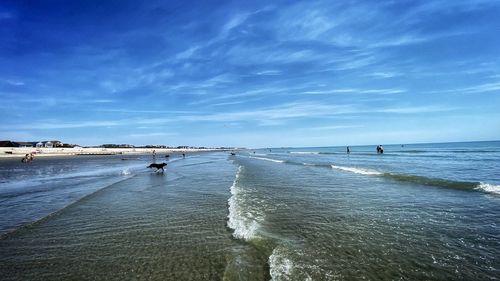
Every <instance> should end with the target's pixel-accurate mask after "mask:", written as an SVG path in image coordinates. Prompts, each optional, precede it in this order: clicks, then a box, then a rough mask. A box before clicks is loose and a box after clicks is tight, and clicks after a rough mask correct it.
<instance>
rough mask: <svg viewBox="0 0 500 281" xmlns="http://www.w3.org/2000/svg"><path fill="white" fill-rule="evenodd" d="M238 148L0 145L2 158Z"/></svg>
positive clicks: (215, 150) (192, 151) (182, 151)
mask: <svg viewBox="0 0 500 281" xmlns="http://www.w3.org/2000/svg"><path fill="white" fill-rule="evenodd" d="M234 150H236V149H226V148H224V149H221V148H182V149H181V148H82V147H79V148H62V147H57V148H35V147H0V158H22V157H24V156H25V155H26V154H30V153H33V154H34V156H35V158H36V157H55V156H83V155H135V154H152V153H153V151H154V152H155V153H156V154H168V153H197V152H218V151H219V152H223V151H234Z"/></svg>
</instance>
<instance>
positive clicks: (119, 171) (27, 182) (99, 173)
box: [0, 164, 146, 196]
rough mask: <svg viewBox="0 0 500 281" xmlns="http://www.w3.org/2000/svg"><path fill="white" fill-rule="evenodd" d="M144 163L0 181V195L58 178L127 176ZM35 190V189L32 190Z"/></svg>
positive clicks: (20, 191) (23, 189)
mask: <svg viewBox="0 0 500 281" xmlns="http://www.w3.org/2000/svg"><path fill="white" fill-rule="evenodd" d="M145 167H146V165H144V164H135V165H128V166H120V167H111V168H106V169H98V170H92V171H83V172H69V173H65V174H59V175H54V176H47V177H36V176H34V177H32V178H30V179H16V180H12V181H8V182H2V190H1V193H0V196H3V195H4V194H6V193H9V194H10V193H23V192H24V191H25V190H26V189H27V188H30V187H35V186H40V185H47V183H50V182H54V181H60V180H70V179H86V178H93V177H104V176H127V175H130V174H132V173H134V172H136V171H138V170H141V168H145ZM33 192H36V190H33Z"/></svg>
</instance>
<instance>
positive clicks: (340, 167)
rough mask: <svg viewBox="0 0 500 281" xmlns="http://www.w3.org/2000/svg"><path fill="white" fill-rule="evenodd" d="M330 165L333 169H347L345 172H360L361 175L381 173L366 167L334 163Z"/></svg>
mask: <svg viewBox="0 0 500 281" xmlns="http://www.w3.org/2000/svg"><path fill="white" fill-rule="evenodd" d="M331 167H332V168H333V169H337V170H342V171H347V172H351V173H355V174H361V175H382V173H380V172H377V171H373V170H367V169H361V168H354V167H344V166H335V165H331Z"/></svg>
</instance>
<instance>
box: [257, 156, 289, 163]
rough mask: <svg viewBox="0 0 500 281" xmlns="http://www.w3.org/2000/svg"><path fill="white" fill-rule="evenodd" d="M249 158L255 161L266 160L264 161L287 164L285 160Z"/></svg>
mask: <svg viewBox="0 0 500 281" xmlns="http://www.w3.org/2000/svg"><path fill="white" fill-rule="evenodd" d="M248 157H249V158H253V159H259V160H264V161H271V162H275V163H285V162H286V161H285V160H277V159H271V158H264V157H254V156H248Z"/></svg>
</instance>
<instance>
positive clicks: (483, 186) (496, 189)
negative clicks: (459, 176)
mask: <svg viewBox="0 0 500 281" xmlns="http://www.w3.org/2000/svg"><path fill="white" fill-rule="evenodd" d="M476 189H479V190H482V191H486V192H489V193H495V194H500V185H494V184H489V183H484V182H481V183H479V185H478V186H477V187H476Z"/></svg>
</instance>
